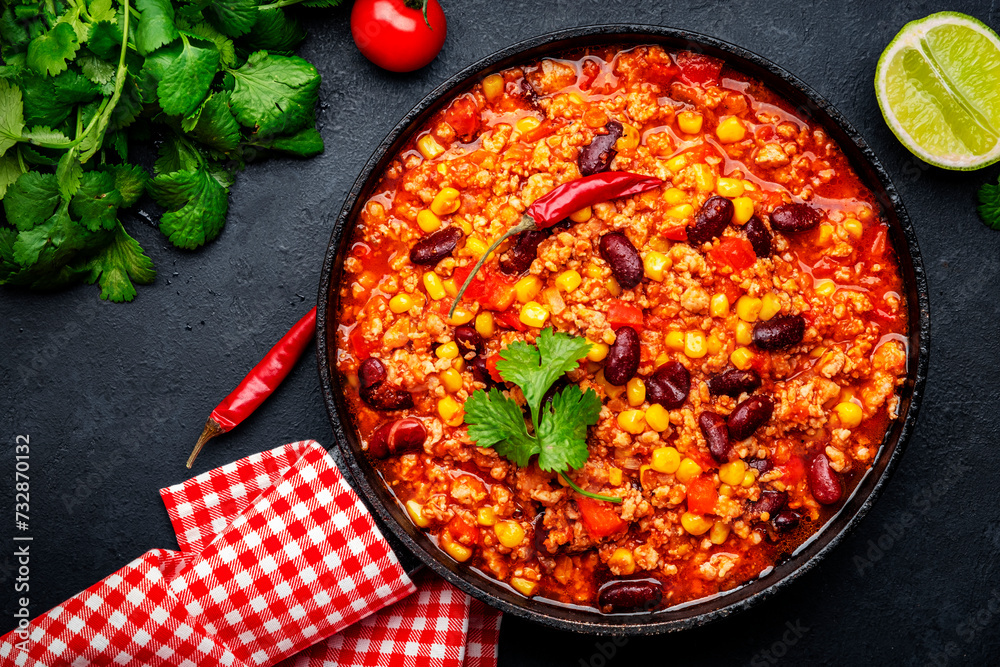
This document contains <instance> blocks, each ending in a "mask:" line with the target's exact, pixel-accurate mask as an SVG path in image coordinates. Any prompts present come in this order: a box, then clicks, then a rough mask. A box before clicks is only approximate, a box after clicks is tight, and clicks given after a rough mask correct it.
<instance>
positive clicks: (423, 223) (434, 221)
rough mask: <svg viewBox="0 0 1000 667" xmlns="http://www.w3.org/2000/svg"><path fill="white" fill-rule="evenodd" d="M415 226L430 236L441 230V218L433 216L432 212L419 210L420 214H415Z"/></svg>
mask: <svg viewBox="0 0 1000 667" xmlns="http://www.w3.org/2000/svg"><path fill="white" fill-rule="evenodd" d="M417 226H418V227H420V229H422V230H424V231H425V232H427V233H428V234H430V233H431V232H436V231H437V230H439V229H441V218H439V217H437V216H436V215H434V213H433V212H432V211H430V210H428V209H426V208H424V209H421V210H420V213H417Z"/></svg>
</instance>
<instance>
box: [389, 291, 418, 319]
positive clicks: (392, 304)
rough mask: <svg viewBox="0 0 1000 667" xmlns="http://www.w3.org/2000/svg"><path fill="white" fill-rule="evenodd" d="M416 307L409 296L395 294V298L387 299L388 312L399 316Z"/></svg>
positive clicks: (415, 303)
mask: <svg viewBox="0 0 1000 667" xmlns="http://www.w3.org/2000/svg"><path fill="white" fill-rule="evenodd" d="M415 305H417V302H416V301H415V300H414V298H413V296H412V295H410V294H405V293H404V294H397V295H396V296H394V297H392V298H391V299H389V310H391V311H392V312H394V313H396V314H397V315H400V314H402V313H405V312H407V311H408V310H409V309H410V308H413V307H414V306H415Z"/></svg>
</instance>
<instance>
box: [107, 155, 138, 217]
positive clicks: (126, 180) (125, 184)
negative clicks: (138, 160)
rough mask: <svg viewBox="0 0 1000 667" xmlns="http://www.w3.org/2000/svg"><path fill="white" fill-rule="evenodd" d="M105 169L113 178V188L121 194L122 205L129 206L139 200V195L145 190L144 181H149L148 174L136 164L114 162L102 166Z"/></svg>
mask: <svg viewBox="0 0 1000 667" xmlns="http://www.w3.org/2000/svg"><path fill="white" fill-rule="evenodd" d="M104 170H105V171H108V172H110V173H111V175H112V177H113V178H114V179H115V185H114V187H115V190H117V191H118V193H119V194H120V195H121V198H122V203H121V205H122V206H124V207H126V208H127V207H129V206H132V205H133V204H135V203H136V202H137V201H139V197H141V196H142V193H143V192H145V191H146V183H148V182H149V174H147V173H146V170H145V169H143V168H142V167H140V166H139V165H137V164H116V165H113V166H106V167H104Z"/></svg>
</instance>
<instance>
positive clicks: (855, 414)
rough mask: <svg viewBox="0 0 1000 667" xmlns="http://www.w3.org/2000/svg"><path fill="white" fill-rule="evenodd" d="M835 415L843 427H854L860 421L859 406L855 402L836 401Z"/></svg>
mask: <svg viewBox="0 0 1000 667" xmlns="http://www.w3.org/2000/svg"><path fill="white" fill-rule="evenodd" d="M834 410H836V411H837V416H838V417H840V424H841V426H843V427H844V428H855V427H857V425H858V424H860V423H861V417H862V414H861V406H860V405H858V404H857V403H850V402H844V403H838V404H837V407H835V408H834Z"/></svg>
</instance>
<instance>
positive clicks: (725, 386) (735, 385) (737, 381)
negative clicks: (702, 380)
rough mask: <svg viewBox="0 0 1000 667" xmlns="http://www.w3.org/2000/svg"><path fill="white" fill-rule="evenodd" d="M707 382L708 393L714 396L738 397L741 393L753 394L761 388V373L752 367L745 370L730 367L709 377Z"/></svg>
mask: <svg viewBox="0 0 1000 667" xmlns="http://www.w3.org/2000/svg"><path fill="white" fill-rule="evenodd" d="M707 384H708V393H710V394H711V395H712V396H732V397H733V398H737V397H738V396H739V395H740V394H752V393H753V392H755V391H757V389H758V388H760V375H758V374H757V371H755V370H753V369H752V368H750V369H747V370H745V371H741V370H740V369H738V368H730V369H729V370H728V371H723V372H722V373H719V374H718V375H713V376H712V377H710V378H708V382H707Z"/></svg>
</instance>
